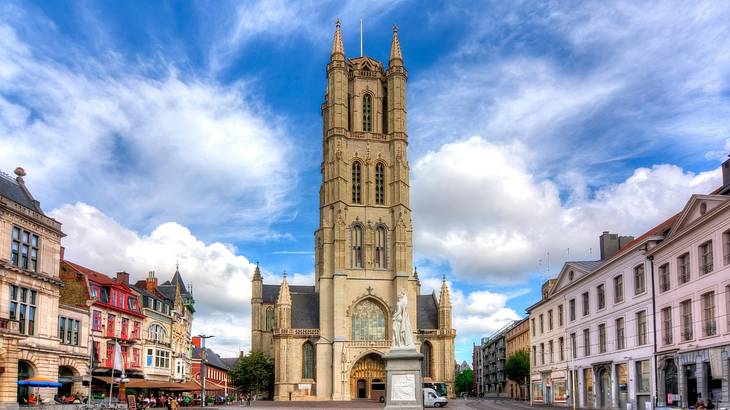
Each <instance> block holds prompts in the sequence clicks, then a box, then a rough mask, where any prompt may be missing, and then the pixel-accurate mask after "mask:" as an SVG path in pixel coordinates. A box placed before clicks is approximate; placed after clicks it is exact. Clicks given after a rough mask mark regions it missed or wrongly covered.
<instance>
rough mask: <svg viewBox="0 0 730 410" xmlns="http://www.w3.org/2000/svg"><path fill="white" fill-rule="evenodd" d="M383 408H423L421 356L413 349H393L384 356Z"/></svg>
mask: <svg viewBox="0 0 730 410" xmlns="http://www.w3.org/2000/svg"><path fill="white" fill-rule="evenodd" d="M383 359H384V360H385V375H386V376H385V377H386V383H385V408H386V409H393V410H394V409H398V410H415V409H422V408H423V380H422V378H421V361H422V360H423V355H422V354H421V353H418V352H417V351H416V349H415V348H407V349H402V348H401V349H399V348H393V349H391V350H390V352H388V353H387V354H386V355H385V356H383Z"/></svg>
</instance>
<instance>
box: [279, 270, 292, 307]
mask: <svg viewBox="0 0 730 410" xmlns="http://www.w3.org/2000/svg"><path fill="white" fill-rule="evenodd" d="M276 304H277V305H290V306H291V294H290V293H289V284H288V283H287V282H286V272H284V278H283V279H282V280H281V286H280V287H279V298H278V299H277V300H276Z"/></svg>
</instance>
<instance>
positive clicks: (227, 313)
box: [50, 202, 271, 356]
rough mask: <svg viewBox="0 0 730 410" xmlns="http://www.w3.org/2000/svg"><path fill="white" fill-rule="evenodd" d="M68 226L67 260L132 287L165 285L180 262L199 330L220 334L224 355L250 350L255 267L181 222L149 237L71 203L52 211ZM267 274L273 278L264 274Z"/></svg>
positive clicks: (217, 343)
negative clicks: (151, 281) (146, 282)
mask: <svg viewBox="0 0 730 410" xmlns="http://www.w3.org/2000/svg"><path fill="white" fill-rule="evenodd" d="M50 215H51V216H52V217H53V218H56V219H57V220H59V221H61V222H62V223H63V231H64V232H65V233H66V234H67V235H68V236H67V237H66V238H64V240H63V245H64V246H65V247H66V259H68V260H70V261H72V262H77V263H79V264H81V265H83V266H87V267H89V268H91V269H94V270H97V271H100V272H102V273H105V274H107V275H110V276H114V274H115V272H118V271H121V270H125V271H127V272H129V273H130V275H131V279H130V281H131V282H132V283H134V282H136V281H137V280H142V279H144V278H145V277H146V272H148V271H151V270H154V271H155V272H156V276H157V277H158V281H159V283H162V282H164V281H165V280H169V279H171V278H172V275H173V273H174V271H175V263H176V262H178V263H179V264H180V273H181V274H182V277H183V279H184V280H185V282H186V284H192V291H193V294H194V297H195V300H196V309H197V311H196V313H195V317H194V321H193V331H194V332H195V333H196V334H197V333H206V334H214V335H216V338H215V339H213V340H212V341H211V345H212V346H214V347H216V348H219V350H220V352H219V353H221V354H222V355H224V356H227V355H235V354H236V352H237V351H239V349H241V348H243V349H245V350H246V351H248V349H249V347H250V336H251V328H250V321H251V320H250V319H251V310H250V306H251V305H250V298H251V276H252V274H253V270H254V268H255V266H256V265H255V264H254V263H252V262H251V261H250V260H249V259H248V258H246V257H245V256H242V255H240V254H239V253H238V251H237V249H236V248H235V247H233V246H231V245H229V244H224V243H221V242H211V243H206V242H203V241H201V240H200V239H198V238H197V237H195V235H193V234H192V233H191V232H190V230H189V229H188V228H186V227H184V226H182V225H179V224H177V223H172V222H169V223H164V224H161V225H159V226H158V227H156V228H155V229H154V230H152V231H151V232H150V233H149V234H148V235H141V234H139V233H137V232H135V231H133V230H130V229H128V228H126V227H124V226H122V225H120V224H119V223H118V222H117V221H115V220H114V219H112V218H110V217H109V216H107V215H105V214H104V213H102V212H101V211H99V210H98V209H96V208H94V207H92V206H90V205H87V204H84V203H80V202H79V203H76V204H73V205H71V204H67V205H64V206H62V207H60V208H58V209H54V210H53V211H51V212H50ZM264 274H265V275H266V276H267V277H270V276H271V274H270V273H269V272H266V271H265V270H264Z"/></svg>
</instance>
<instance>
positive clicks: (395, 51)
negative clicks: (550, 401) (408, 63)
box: [390, 24, 403, 67]
mask: <svg viewBox="0 0 730 410" xmlns="http://www.w3.org/2000/svg"><path fill="white" fill-rule="evenodd" d="M394 65H403V54H402V53H401V51H400V41H398V26H397V25H395V24H394V25H393V42H392V43H391V44H390V66H391V67H392V66H394Z"/></svg>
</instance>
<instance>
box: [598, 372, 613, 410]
mask: <svg viewBox="0 0 730 410" xmlns="http://www.w3.org/2000/svg"><path fill="white" fill-rule="evenodd" d="M599 377H600V378H599V379H598V380H599V386H598V388H599V391H600V393H601V402H600V403H599V405H600V407H601V408H602V409H605V408H609V407H611V372H610V371H608V370H606V369H602V370H601V372H600V376H599Z"/></svg>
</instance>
